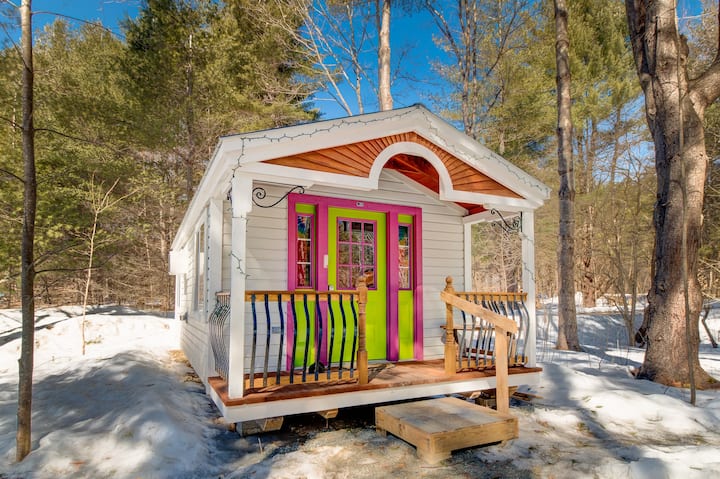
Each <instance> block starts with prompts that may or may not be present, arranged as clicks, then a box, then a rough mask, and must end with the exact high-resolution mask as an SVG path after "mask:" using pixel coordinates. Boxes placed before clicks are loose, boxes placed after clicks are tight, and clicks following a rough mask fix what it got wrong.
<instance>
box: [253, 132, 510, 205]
mask: <svg viewBox="0 0 720 479" xmlns="http://www.w3.org/2000/svg"><path fill="white" fill-rule="evenodd" d="M398 142H413V143H417V144H419V145H422V146H424V147H425V148H428V149H429V150H431V151H432V152H433V153H435V155H437V157H438V158H440V160H441V161H442V162H443V164H444V165H445V168H446V169H447V171H448V173H449V175H450V179H451V181H452V184H453V188H454V189H455V190H459V191H466V192H472V193H483V194H487V195H495V196H503V197H508V198H522V197H521V196H520V195H518V194H517V193H515V192H514V191H512V190H510V189H509V188H507V187H505V186H503V185H501V184H500V183H498V182H497V181H495V180H493V179H492V178H490V177H488V176H487V175H485V174H483V173H481V172H480V171H478V170H476V169H475V168H473V167H471V166H470V165H468V164H467V163H465V162H464V161H462V160H460V159H459V158H457V157H456V156H454V155H452V154H450V153H448V152H447V151H445V150H444V149H442V148H440V147H439V146H437V145H436V144H434V143H432V142H431V141H429V140H427V139H425V138H423V137H422V136H420V135H418V134H417V133H413V132H409V133H402V134H397V135H390V136H385V137H381V138H376V139H373V140H367V141H363V142H358V143H351V144H347V145H342V146H338V147H334V148H325V149H320V150H315V151H308V152H305V153H300V154H297V155H292V156H286V157H283V158H276V159H273V160H267V161H265V163H269V164H273V165H282V166H288V167H292V168H303V169H306V170H314V171H323V172H327V173H336V174H342V175H352V176H359V177H365V178H367V177H369V176H370V170H371V169H372V166H373V162H374V161H375V158H377V156H378V155H379V154H380V153H381V152H382V151H383V150H384V149H385V148H387V147H388V146H391V145H393V144H395V143H398ZM385 166H386V167H387V168H389V169H392V170H395V171H398V172H400V173H402V174H403V175H405V176H406V177H408V178H410V179H411V180H413V181H415V182H417V183H419V184H421V185H423V186H425V187H426V188H429V189H430V190H432V191H435V192H436V193H439V191H440V178H439V175H438V172H437V171H436V170H435V168H434V167H433V166H432V165H431V164H430V163H429V162H428V161H427V160H426V159H424V158H421V157H419V156H413V155H406V154H400V155H395V156H394V157H393V158H391V159H390V161H389V162H388V163H386V165H385ZM458 204H459V205H460V206H462V207H463V208H465V209H467V210H468V211H469V212H470V214H473V213H479V212H481V211H484V210H485V208H484V207H483V206H482V205H476V204H468V203H458Z"/></svg>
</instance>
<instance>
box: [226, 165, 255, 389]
mask: <svg viewBox="0 0 720 479" xmlns="http://www.w3.org/2000/svg"><path fill="white" fill-rule="evenodd" d="M231 185H232V190H231V202H232V240H231V244H232V246H231V248H230V255H231V257H230V347H229V352H228V356H229V357H228V395H229V396H230V397H231V398H237V397H242V396H243V389H244V386H245V362H244V360H243V358H244V357H245V278H246V274H245V269H246V268H247V262H246V261H245V258H246V249H247V248H246V244H247V216H248V213H250V210H252V179H251V178H247V177H244V176H240V175H238V174H235V175H234V176H233V178H232V182H231Z"/></svg>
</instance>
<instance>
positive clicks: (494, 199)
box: [440, 190, 542, 210]
mask: <svg viewBox="0 0 720 479" xmlns="http://www.w3.org/2000/svg"><path fill="white" fill-rule="evenodd" d="M440 199H442V200H445V201H456V202H460V203H471V204H475V205H483V206H484V207H485V208H487V209H491V208H497V209H501V208H510V209H513V210H519V209H531V210H534V209H536V208H538V207H539V206H541V205H542V203H538V202H537V201H536V200H531V199H527V198H509V197H506V196H495V195H488V194H485V193H473V192H470V191H458V190H453V191H448V192H445V193H444V194H441V195H440Z"/></svg>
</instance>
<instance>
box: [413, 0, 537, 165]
mask: <svg viewBox="0 0 720 479" xmlns="http://www.w3.org/2000/svg"><path fill="white" fill-rule="evenodd" d="M441 7H442V8H441ZM425 8H426V9H427V10H428V11H429V12H430V14H431V15H432V17H433V20H434V21H435V24H436V25H437V28H438V30H439V32H440V37H439V39H438V43H439V44H440V45H441V46H442V48H444V49H446V50H447V52H448V53H449V56H450V59H451V60H450V62H449V64H447V65H439V66H436V69H437V70H438V72H439V73H440V75H442V76H443V77H445V78H447V79H449V80H450V81H451V82H453V83H455V84H456V85H455V89H456V91H457V97H458V98H459V101H458V102H457V103H458V105H456V107H455V108H457V109H459V110H460V115H461V120H462V125H463V130H464V132H465V133H466V134H467V135H469V136H472V137H473V138H475V139H480V137H481V136H482V131H481V128H482V126H483V123H484V122H487V121H488V120H490V119H492V117H493V112H494V110H495V109H496V107H498V106H499V105H501V104H502V102H503V101H504V99H505V97H506V95H507V91H506V89H507V80H508V79H507V78H504V77H503V75H504V73H505V71H504V70H505V68H504V66H505V63H504V62H505V59H506V57H507V56H508V55H509V54H510V53H512V52H513V51H515V50H519V49H522V48H524V47H525V46H526V44H525V40H526V38H527V30H528V25H529V19H530V18H531V17H532V15H533V13H534V7H533V5H532V2H529V1H528V0H510V1H506V2H497V1H494V0H457V1H456V2H447V3H446V4H443V5H440V4H439V2H436V1H434V0H425ZM443 102H444V104H447V101H446V99H443ZM500 136H501V138H500V139H499V140H498V148H499V152H500V154H503V153H504V151H503V145H504V140H503V138H502V134H501V135H500Z"/></svg>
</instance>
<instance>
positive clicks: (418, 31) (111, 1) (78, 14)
mask: <svg viewBox="0 0 720 479" xmlns="http://www.w3.org/2000/svg"><path fill="white" fill-rule="evenodd" d="M449 1H453V0H449ZM3 2H5V3H13V4H19V3H20V0H0V3H3ZM141 3H142V2H141V0H34V1H33V5H32V6H33V10H34V11H35V12H36V14H35V16H34V18H33V22H34V27H35V29H38V28H42V26H43V25H45V24H47V23H50V22H52V21H54V20H55V18H57V16H58V15H61V16H64V17H65V18H66V19H68V21H70V22H71V23H80V21H83V20H84V21H98V20H99V21H101V22H102V23H103V24H104V25H105V26H106V27H107V28H109V29H110V30H112V31H114V32H116V33H118V34H121V32H120V28H119V26H118V25H119V22H121V21H122V19H124V18H126V17H128V16H129V17H134V16H136V15H137V13H138V11H139V9H140V5H141ZM6 7H7V5H6ZM678 7H679V11H680V13H681V15H688V16H689V17H690V20H689V21H692V16H694V15H697V14H698V13H700V11H701V9H702V6H701V2H700V0H679V1H678ZM433 31H435V27H434V24H433V22H432V19H430V18H429V16H428V15H420V14H416V15H414V16H412V17H410V18H407V17H406V18H399V16H395V17H394V18H393V24H392V30H391V33H392V37H391V41H392V44H393V45H392V53H393V55H394V58H398V57H399V55H400V53H401V51H402V50H403V49H406V50H412V54H409V55H407V57H406V58H405V59H404V60H403V62H404V63H403V64H402V69H403V70H404V71H408V72H410V74H411V76H412V77H413V79H412V80H407V79H399V80H398V81H396V83H395V84H394V85H393V97H394V102H395V107H403V106H408V105H412V104H415V103H418V102H420V103H425V104H426V105H427V106H428V107H431V108H433V104H432V100H431V99H430V98H427V97H425V96H423V95H422V94H420V93H418V92H420V91H424V92H427V91H437V90H438V86H437V85H432V84H430V83H431V82H433V78H434V76H435V75H434V74H433V72H432V70H431V68H430V63H431V62H432V61H433V60H434V59H437V58H439V57H440V56H441V52H440V51H439V50H438V49H437V48H436V47H435V44H434V43H433V40H432V32H433ZM0 34H1V35H3V36H5V38H3V40H5V41H6V40H8V39H9V38H11V39H12V40H13V41H17V40H18V39H19V31H17V29H12V28H11V29H9V30H6V31H5V32H0ZM8 37H9V38H8ZM395 55H397V56H395ZM369 93H370V91H369V89H368V91H367V94H366V96H368V98H367V105H366V111H374V110H375V109H376V107H377V105H376V99H375V98H374V96H372V95H370V94H369ZM346 96H347V97H348V99H349V100H352V98H353V95H352V94H348V95H346ZM315 106H316V107H317V108H319V109H320V111H321V112H322V113H323V117H324V118H335V117H339V116H345V114H346V113H345V112H344V110H342V109H341V108H340V107H339V105H337V104H336V103H334V102H333V100H331V99H330V98H329V97H328V95H327V94H325V95H323V94H322V93H320V94H318V95H317V97H316V100H315Z"/></svg>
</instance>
